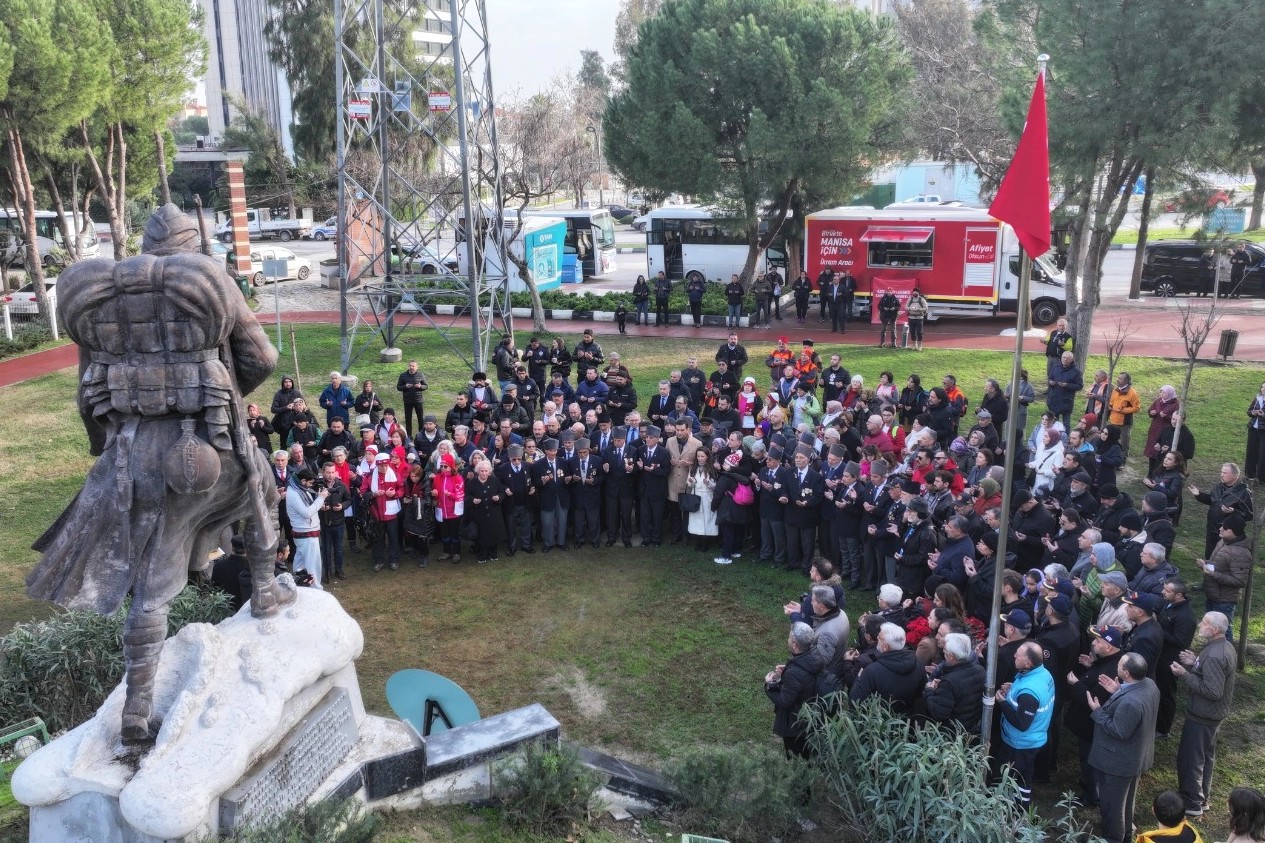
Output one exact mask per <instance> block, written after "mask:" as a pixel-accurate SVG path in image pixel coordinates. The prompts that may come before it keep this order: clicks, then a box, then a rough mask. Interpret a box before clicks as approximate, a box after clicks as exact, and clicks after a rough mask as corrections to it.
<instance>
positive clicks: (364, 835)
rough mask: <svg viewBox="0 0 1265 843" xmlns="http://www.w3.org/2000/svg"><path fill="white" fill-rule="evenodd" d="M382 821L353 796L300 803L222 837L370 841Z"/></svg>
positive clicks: (262, 842) (241, 841)
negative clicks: (272, 816) (265, 820)
mask: <svg viewBox="0 0 1265 843" xmlns="http://www.w3.org/2000/svg"><path fill="white" fill-rule="evenodd" d="M381 824H382V818H381V817H379V816H378V815H377V814H375V813H373V812H372V811H366V810H365V809H364V806H363V805H361V804H360V803H359V802H357V801H356V800H355V799H344V800H339V801H336V802H333V801H332V802H317V803H316V804H314V805H300V806H299V807H297V808H293V809H291V810H289V811H287V812H286V813H284V814H282V815H281V816H279V817H277V818H276V819H274V820H271V821H268V822H265V823H260V824H258V825H254V826H250V827H248V828H244V829H240V830H238V831H237V832H236V833H234V834H233V835H232V836H231V837H228V838H225V839H226V840H228V841H231V843H370V841H372V840H373V839H374V835H375V834H376V833H377V831H378V827H379V826H380V825H381ZM219 839H220V838H218V837H217V838H211V839H210V840H207V841H206V843H211V841H212V840H214V841H218V840H219Z"/></svg>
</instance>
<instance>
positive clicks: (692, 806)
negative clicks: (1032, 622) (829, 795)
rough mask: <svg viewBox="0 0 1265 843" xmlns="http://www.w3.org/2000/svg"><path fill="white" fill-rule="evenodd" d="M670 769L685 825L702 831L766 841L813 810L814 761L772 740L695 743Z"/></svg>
mask: <svg viewBox="0 0 1265 843" xmlns="http://www.w3.org/2000/svg"><path fill="white" fill-rule="evenodd" d="M664 774H665V775H666V776H667V778H668V780H669V781H671V782H672V784H673V786H674V787H676V789H677V790H678V791H679V792H680V794H681V811H680V817H679V823H680V825H681V826H682V828H685V829H688V830H695V831H696V833H700V834H706V835H708V836H713V837H727V838H729V839H731V840H736V841H760V843H763V841H766V840H768V839H769V838H771V837H782V836H784V835H785V834H786V833H787V832H788V831H790V830H792V829H793V828H794V827H795V826H796V824H797V823H798V821H799V819H800V818H801V817H803V816H804V815H805V814H806V813H807V811H808V808H807V806H806V805H804V804H802V803H804V801H805V796H806V795H807V794H808V791H809V787H810V784H811V781H812V773H811V771H810V769H809V767H808V765H807V764H805V763H804V762H803V761H802V760H800V759H793V760H788V759H787V758H786V754H785V753H784V752H782V751H781V750H780V749H775V748H773V747H771V746H768V745H760V746H717V747H700V748H697V749H691V750H689V751H687V752H686V753H685V754H683V755H681V756H680V757H679V758H676V759H674V760H673V761H671V762H670V763H669V764H668V765H667V766H666V768H665V769H664ZM928 839H931V838H928Z"/></svg>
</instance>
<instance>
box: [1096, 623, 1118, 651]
mask: <svg viewBox="0 0 1265 843" xmlns="http://www.w3.org/2000/svg"><path fill="white" fill-rule="evenodd" d="M1089 634H1090V635H1092V636H1094V637H1095V638H1101V639H1102V640H1104V641H1106V642H1107V643H1108V644H1110V645H1111V646H1113V647H1115V648H1117V649H1119V648H1120V646H1121V645H1122V644H1124V633H1122V632H1121V631H1120V627H1118V626H1091V627H1090V628H1089Z"/></svg>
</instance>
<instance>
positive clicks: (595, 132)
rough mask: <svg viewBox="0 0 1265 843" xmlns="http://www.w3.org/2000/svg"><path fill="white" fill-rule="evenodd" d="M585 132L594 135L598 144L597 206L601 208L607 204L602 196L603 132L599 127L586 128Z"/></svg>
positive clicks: (595, 142) (594, 140) (594, 139)
mask: <svg viewBox="0 0 1265 843" xmlns="http://www.w3.org/2000/svg"><path fill="white" fill-rule="evenodd" d="M584 131H586V132H592V133H593V142H594V144H596V147H595V149H596V152H597V204H598V205H599V206H601V205H604V204H606V200H605V197H604V196H603V195H602V130H601V129H600V128H599V127H597V126H592V125H590V126H585V127H584Z"/></svg>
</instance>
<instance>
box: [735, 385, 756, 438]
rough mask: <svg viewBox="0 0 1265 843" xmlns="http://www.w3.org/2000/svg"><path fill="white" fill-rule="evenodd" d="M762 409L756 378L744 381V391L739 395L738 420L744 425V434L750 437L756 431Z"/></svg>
mask: <svg viewBox="0 0 1265 843" xmlns="http://www.w3.org/2000/svg"><path fill="white" fill-rule="evenodd" d="M760 409H761V398H760V393H759V391H757V390H756V386H755V378H753V377H750V376H748V377H746V378H743V381H742V391H741V392H739V393H738V419H739V421H740V422H741V424H742V432H743V434H744V435H749V434H750V433H751V432H752V431H753V430H755V425H756V418H757V417H758V416H759V413H760Z"/></svg>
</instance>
